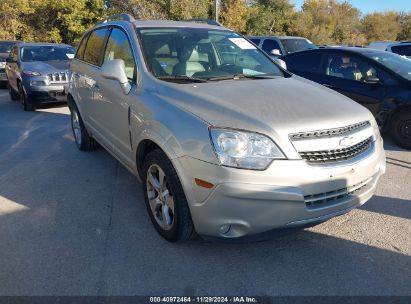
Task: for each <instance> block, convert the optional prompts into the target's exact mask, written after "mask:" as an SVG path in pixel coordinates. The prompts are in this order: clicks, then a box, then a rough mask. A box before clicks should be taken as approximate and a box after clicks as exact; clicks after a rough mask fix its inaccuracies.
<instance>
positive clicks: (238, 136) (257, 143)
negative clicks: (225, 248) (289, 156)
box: [210, 128, 285, 170]
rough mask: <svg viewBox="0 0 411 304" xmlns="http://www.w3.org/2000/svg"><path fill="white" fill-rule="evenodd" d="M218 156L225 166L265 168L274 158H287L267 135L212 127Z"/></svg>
mask: <svg viewBox="0 0 411 304" xmlns="http://www.w3.org/2000/svg"><path fill="white" fill-rule="evenodd" d="M210 136H211V141H212V143H213V146H214V150H215V152H216V155H217V158H218V160H219V161H220V163H221V164H222V165H224V166H228V167H235V168H242V169H254V170H264V169H266V168H267V167H268V165H269V164H270V163H271V162H272V161H273V159H285V156H284V154H283V153H282V152H281V150H280V149H279V148H278V146H277V145H276V144H275V143H274V142H273V141H272V140H271V139H270V138H268V137H267V136H265V135H261V134H258V133H253V132H245V131H237V130H230V129H216V128H211V129H210Z"/></svg>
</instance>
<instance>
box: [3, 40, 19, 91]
mask: <svg viewBox="0 0 411 304" xmlns="http://www.w3.org/2000/svg"><path fill="white" fill-rule="evenodd" d="M17 42H19V41H8V40H0V89H3V88H5V87H6V86H7V74H6V59H7V57H9V54H10V50H11V48H12V47H13V45H15V44H16V43H17Z"/></svg>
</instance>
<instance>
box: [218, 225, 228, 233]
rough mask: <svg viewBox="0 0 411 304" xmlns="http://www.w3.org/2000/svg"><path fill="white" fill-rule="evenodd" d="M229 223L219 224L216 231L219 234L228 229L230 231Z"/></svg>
mask: <svg viewBox="0 0 411 304" xmlns="http://www.w3.org/2000/svg"><path fill="white" fill-rule="evenodd" d="M230 228H231V225H230V224H224V225H221V226H220V228H218V232H220V233H221V234H226V233H227V232H228V231H230Z"/></svg>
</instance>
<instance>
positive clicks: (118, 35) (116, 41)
mask: <svg viewBox="0 0 411 304" xmlns="http://www.w3.org/2000/svg"><path fill="white" fill-rule="evenodd" d="M113 59H122V60H123V61H124V63H125V65H126V74H127V77H128V79H130V80H133V77H134V68H135V64H134V57H133V52H132V50H131V46H130V42H129V40H128V38H127V35H126V33H125V32H123V31H122V30H120V29H118V28H114V29H113V30H112V31H111V34H110V38H109V39H108V42H107V46H106V51H105V53H104V62H107V61H109V60H113Z"/></svg>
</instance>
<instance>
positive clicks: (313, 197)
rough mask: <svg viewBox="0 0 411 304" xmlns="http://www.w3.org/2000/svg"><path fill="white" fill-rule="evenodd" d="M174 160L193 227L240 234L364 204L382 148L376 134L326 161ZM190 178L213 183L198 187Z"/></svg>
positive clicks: (381, 164) (380, 169) (379, 168)
mask: <svg viewBox="0 0 411 304" xmlns="http://www.w3.org/2000/svg"><path fill="white" fill-rule="evenodd" d="M173 164H174V166H175V167H176V169H177V172H178V173H179V176H180V180H181V181H182V184H183V188H184V190H185V193H186V196H187V200H188V203H189V207H190V211H191V215H192V218H193V222H194V226H195V228H196V231H197V233H199V234H200V235H204V236H209V237H224V238H241V237H245V236H250V235H254V234H261V233H264V232H267V231H270V230H273V229H277V228H287V227H298V226H307V225H310V224H314V223H317V222H323V221H325V220H328V219H330V218H332V217H334V216H338V215H341V214H344V213H346V212H348V211H350V210H351V209H353V208H355V207H358V206H360V205H362V204H364V203H365V202H366V201H367V200H369V199H370V198H371V197H372V195H373V194H374V192H375V188H376V185H377V182H378V179H379V177H380V176H381V175H382V174H383V173H384V172H385V152H384V150H383V147H382V140H381V139H380V138H379V139H378V140H377V141H376V142H375V143H374V145H373V147H372V149H370V150H369V151H367V152H365V153H364V154H362V155H360V156H358V157H357V158H356V159H352V160H350V161H345V162H341V163H334V164H331V165H315V166H314V165H310V164H308V163H307V162H305V161H304V160H278V161H274V162H273V163H272V164H271V166H270V167H269V168H268V169H267V170H265V171H254V170H242V169H235V168H227V167H222V166H218V165H214V164H210V163H206V162H203V161H200V160H197V159H193V158H190V157H182V158H178V159H175V160H173ZM195 178H200V179H202V180H205V181H208V182H210V183H213V184H214V185H215V186H214V187H213V188H212V189H205V188H202V187H199V186H197V185H196V184H195V182H194V179H195ZM344 193H345V194H344Z"/></svg>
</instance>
